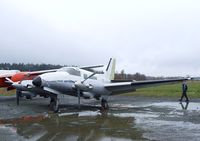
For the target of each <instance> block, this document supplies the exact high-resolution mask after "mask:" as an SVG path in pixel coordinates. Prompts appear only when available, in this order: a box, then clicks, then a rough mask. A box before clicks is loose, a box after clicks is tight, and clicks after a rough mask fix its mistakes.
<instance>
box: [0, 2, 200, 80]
mask: <svg viewBox="0 0 200 141" xmlns="http://www.w3.org/2000/svg"><path fill="white" fill-rule="evenodd" d="M199 6H200V1H198V0H196V1H195V0H135V1H134V0H120V1H119V0H80V1H78V0H69V1H68V0H1V1H0V62H10V63H13V62H24V63H51V64H62V65H63V64H69V65H84V66H85V65H94V64H105V63H107V62H108V60H109V58H110V57H115V58H116V60H117V70H118V72H119V71H120V70H122V69H124V70H125V72H126V73H135V72H140V73H143V74H146V75H151V76H186V75H191V76H200V73H199V72H200V55H199V54H200V8H199Z"/></svg>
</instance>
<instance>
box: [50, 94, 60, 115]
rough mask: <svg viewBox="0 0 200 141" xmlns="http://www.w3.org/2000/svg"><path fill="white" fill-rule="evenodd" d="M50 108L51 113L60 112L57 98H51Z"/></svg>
mask: <svg viewBox="0 0 200 141" xmlns="http://www.w3.org/2000/svg"><path fill="white" fill-rule="evenodd" d="M49 108H50V110H51V111H54V112H55V113H57V112H58V111H59V106H58V98H57V96H55V97H51V100H50V104H49Z"/></svg>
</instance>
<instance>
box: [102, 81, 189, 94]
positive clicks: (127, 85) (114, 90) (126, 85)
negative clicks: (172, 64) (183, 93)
mask: <svg viewBox="0 0 200 141" xmlns="http://www.w3.org/2000/svg"><path fill="white" fill-rule="evenodd" d="M185 80H188V79H187V78H180V79H164V80H148V81H133V82H117V83H108V84H105V85H104V87H105V88H106V89H107V90H109V91H111V95H115V94H121V93H125V92H131V91H135V90H136V89H138V88H144V87H151V86H158V85H163V84H170V83H176V82H182V81H185Z"/></svg>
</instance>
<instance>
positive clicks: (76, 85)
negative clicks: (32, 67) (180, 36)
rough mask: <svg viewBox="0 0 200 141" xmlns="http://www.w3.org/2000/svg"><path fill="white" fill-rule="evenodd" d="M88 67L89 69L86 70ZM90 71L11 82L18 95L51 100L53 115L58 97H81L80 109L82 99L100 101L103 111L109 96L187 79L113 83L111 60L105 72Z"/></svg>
mask: <svg viewBox="0 0 200 141" xmlns="http://www.w3.org/2000/svg"><path fill="white" fill-rule="evenodd" d="M86 68H87V67H86ZM88 68H89V69H85V68H81V67H63V68H60V69H58V70H57V71H56V72H50V73H45V74H41V75H38V76H37V77H35V78H34V79H33V80H31V81H30V80H23V81H21V83H20V84H19V83H16V82H12V81H11V80H10V79H9V78H8V79H7V80H8V81H10V82H11V83H12V86H13V87H15V88H16V89H17V93H16V96H17V95H19V94H20V93H21V92H22V91H29V92H31V93H37V94H38V95H40V96H44V97H47V96H48V97H50V99H51V100H50V104H49V107H50V109H51V110H53V111H54V112H58V111H59V99H58V95H62V94H63V95H71V96H75V97H78V107H79V108H80V98H81V97H83V98H85V99H91V98H95V99H96V100H101V107H102V109H108V108H109V106H108V102H107V97H108V96H112V95H117V94H122V93H125V92H131V91H135V90H136V89H138V88H143V87H148V86H156V85H161V84H166V83H175V82H180V81H184V80H188V79H187V78H177V79H163V80H146V81H129V82H112V80H114V73H115V59H113V58H111V59H110V60H109V63H108V65H107V67H106V68H105V70H104V71H103V73H102V72H99V71H95V70H94V68H95V66H93V67H91V68H92V69H91V68H90V67H88Z"/></svg>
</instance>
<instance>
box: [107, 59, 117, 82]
mask: <svg viewBox="0 0 200 141" xmlns="http://www.w3.org/2000/svg"><path fill="white" fill-rule="evenodd" d="M115 63H116V61H115V59H114V58H110V60H109V63H108V65H107V67H106V70H105V72H104V73H105V77H106V78H107V79H108V80H114V76H115Z"/></svg>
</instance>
